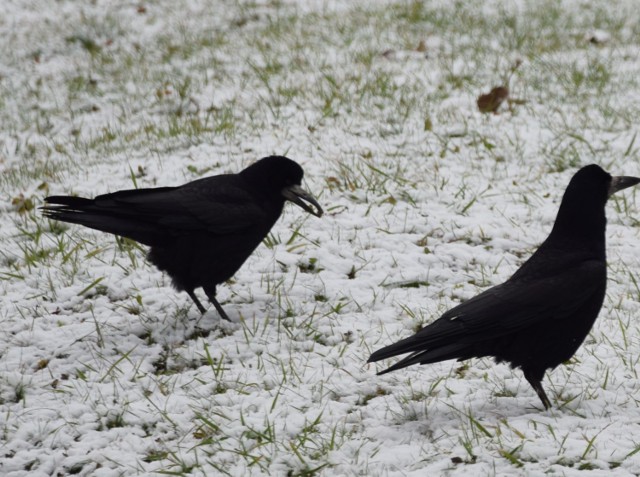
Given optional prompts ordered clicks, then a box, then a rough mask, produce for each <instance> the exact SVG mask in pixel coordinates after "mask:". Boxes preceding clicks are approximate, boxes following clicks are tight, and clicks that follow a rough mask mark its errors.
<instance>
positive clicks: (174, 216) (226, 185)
mask: <svg viewBox="0 0 640 477" xmlns="http://www.w3.org/2000/svg"><path fill="white" fill-rule="evenodd" d="M47 204H48V205H47V206H46V207H45V208H44V211H45V215H47V216H48V217H51V218H53V219H58V220H63V221H67V222H73V223H79V224H82V225H85V226H88V227H92V228H96V229H98V230H103V231H106V232H111V233H115V234H118V235H122V236H125V237H131V238H134V239H136V240H139V241H141V242H143V243H148V244H150V245H153V242H156V241H157V240H161V236H162V235H165V236H175V235H180V234H182V233H185V232H198V231H202V232H206V233H210V234H214V235H226V234H233V233H242V232H243V231H244V230H246V229H248V228H250V227H252V226H255V225H256V224H258V223H262V222H264V221H265V220H266V219H267V211H266V210H265V208H264V207H263V202H261V201H259V200H256V198H255V196H254V195H253V194H252V193H251V192H250V191H249V190H248V189H247V187H246V186H245V184H244V182H243V181H242V179H241V178H239V177H238V176H237V175H231V174H230V175H222V176H214V177H210V178H206V179H202V180H199V181H194V182H191V183H189V184H185V185H184V186H181V187H160V188H154V189H134V190H125V191H119V192H114V193H111V194H104V195H99V196H97V197H96V198H95V199H93V200H90V199H80V198H74V197H49V198H47Z"/></svg>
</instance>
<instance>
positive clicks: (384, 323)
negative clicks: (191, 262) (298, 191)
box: [0, 0, 640, 477]
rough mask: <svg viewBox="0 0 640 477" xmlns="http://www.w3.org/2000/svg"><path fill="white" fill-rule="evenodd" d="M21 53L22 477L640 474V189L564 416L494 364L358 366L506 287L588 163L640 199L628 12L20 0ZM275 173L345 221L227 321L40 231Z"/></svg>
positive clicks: (309, 245) (9, 180)
mask: <svg viewBox="0 0 640 477" xmlns="http://www.w3.org/2000/svg"><path fill="white" fill-rule="evenodd" d="M0 52H1V53H0V171H1V175H0V194H1V195H0V197H1V200H0V243H1V249H0V474H2V475H3V476H7V477H9V476H10V477H18V476H27V475H28V476H65V475H72V474H74V475H83V476H84V475H87V476H88V475H91V476H105V477H107V476H109V477H111V476H123V475H158V474H165V475H167V474H168V475H207V476H210V475H218V474H219V475H233V476H240V475H277V476H303V475H307V476H308V475H363V476H364V475H366V476H377V475H398V476H400V475H401V476H405V475H415V476H426V475H428V476H433V475H443V476H445V475H446V476H467V475H474V476H494V475H500V476H505V475H508V476H522V475H532V476H547V475H563V476H565V475H566V476H572V475H582V474H584V475H589V476H627V475H638V474H640V453H638V451H639V450H640V406H639V402H640V401H639V399H640V378H639V377H638V375H637V373H636V365H637V363H638V361H639V360H640V329H639V328H640V327H639V326H638V318H639V311H640V306H639V304H638V300H639V298H640V286H639V285H638V283H639V281H640V280H639V279H638V271H639V270H640V259H639V258H638V244H639V239H640V237H639V235H640V234H639V228H638V225H639V222H638V217H640V213H639V212H638V207H639V206H640V201H639V200H638V199H637V197H638V194H639V192H638V191H637V190H634V189H630V190H626V191H624V192H623V193H621V194H619V196H617V197H616V198H615V200H612V201H611V202H610V204H609V205H608V207H607V214H608V218H609V226H608V231H607V239H608V243H607V250H608V259H609V283H608V289H607V297H606V299H605V304H604V307H603V309H602V311H601V313H600V316H599V318H598V320H597V321H596V324H595V326H594V328H593V330H592V332H591V334H590V336H589V337H588V338H587V340H586V342H585V344H584V345H583V346H582V347H581V348H580V350H579V351H578V353H577V354H576V355H575V357H574V358H573V359H572V360H571V362H570V363H567V364H566V365H561V366H559V367H558V368H557V369H556V370H554V371H553V372H551V373H548V375H547V376H546V378H545V381H544V382H543V385H544V387H545V389H546V390H547V393H548V394H549V396H550V398H551V400H552V402H553V403H554V408H553V409H551V410H549V411H543V410H542V409H541V404H540V402H539V400H538V397H537V396H536V394H535V392H534V391H533V390H532V389H531V387H530V386H529V385H528V383H527V382H526V380H525V379H524V378H523V376H522V373H521V372H520V371H519V370H511V369H509V367H508V366H506V365H496V364H494V363H493V362H492V361H491V360H489V359H481V360H471V361H469V362H464V363H457V362H445V363H439V364H435V365H429V366H415V367H411V368H408V369H404V370H401V371H398V372H395V373H391V374H388V375H385V376H381V377H378V376H376V371H377V370H381V369H383V367H384V366H386V365H387V364H390V363H380V364H379V365H367V364H366V360H367V358H368V356H369V354H370V353H371V352H372V351H373V350H375V349H377V348H379V347H382V346H384V345H387V344H390V343H392V342H393V341H395V340H398V339H400V338H403V337H406V336H409V335H410V334H412V333H413V331H415V330H416V329H417V328H418V327H419V326H421V325H422V324H424V323H428V322H431V321H432V320H434V319H436V318H437V317H438V316H439V315H440V314H441V313H442V312H444V311H445V310H447V309H448V308H449V307H451V306H453V305H455V304H456V303H459V302H460V301H462V300H464V299H467V298H469V297H471V296H473V295H475V294H477V293H478V292H479V291H481V290H483V289H484V288H486V287H488V286H490V285H495V284H498V283H500V282H502V281H504V280H505V279H506V278H508V277H509V276H510V274H511V273H513V272H514V271H515V270H516V269H517V268H518V266H519V265H520V264H522V263H523V261H524V260H526V258H527V257H528V256H529V254H530V253H531V252H532V251H533V250H535V248H536V246H537V245H538V244H539V243H540V242H541V241H542V240H543V239H544V238H545V237H546V235H547V233H548V232H549V231H550V228H551V225H552V224H553V220H554V218H555V213H556V211H557V207H558V204H559V201H560V198H561V197H562V193H563V191H564V188H565V186H566V184H567V183H568V181H569V179H570V177H571V176H572V174H573V173H574V172H575V171H576V170H577V169H578V168H579V167H580V166H581V165H585V164H589V163H593V162H595V163H598V164H600V165H602V166H603V167H604V168H605V169H607V170H608V171H610V172H611V173H613V174H627V175H640V164H639V162H638V159H639V157H640V150H639V149H638V148H639V145H640V141H636V137H637V133H638V127H637V119H638V118H639V117H640V115H639V114H638V113H639V105H640V83H639V81H638V78H640V10H638V9H637V5H636V2H634V1H632V0H628V1H613V2H591V1H574V0H567V1H562V2H557V1H555V0H554V1H551V0H546V1H543V2H538V1H535V0H521V1H517V2H500V1H497V0H494V1H485V2H448V1H434V2H420V1H417V0H416V1H409V0H406V1H391V0H389V1H379V0H376V1H371V0H369V1H356V2H341V1H338V0H314V1H306V0H298V1H293V0H290V1H288V0H284V1H279V0H273V1H270V0H265V1H258V2H244V1H242V2H241V1H237V0H236V1H232V0H212V1H196V0H176V1H158V2H148V3H147V2H140V3H136V2H129V1H121V0H117V1H106V0H95V1H92V2H82V1H72V0H60V1H56V2H52V1H46V0H8V1H5V2H4V4H3V14H2V15H0ZM505 81H508V82H509V86H510V90H511V97H512V98H513V99H514V100H515V101H513V102H512V104H511V107H510V108H509V107H507V105H506V104H505V105H503V106H502V107H501V109H500V110H499V112H498V114H482V113H480V112H479V111H478V108H477V106H476V98H477V97H478V96H479V95H481V94H484V93H487V92H489V90H490V89H491V88H492V87H494V86H497V85H499V84H503V83H504V82H505ZM273 153H276V154H283V155H287V156H289V157H291V158H292V159H294V160H296V161H298V162H299V163H300V164H301V165H302V166H303V167H304V169H305V172H306V174H305V178H306V181H305V182H306V183H305V187H307V188H308V189H309V190H311V191H312V192H313V193H314V194H316V196H317V197H318V198H319V201H320V202H321V204H322V205H323V207H324V208H325V211H326V215H325V216H324V217H322V218H321V219H317V218H315V217H312V216H309V215H307V214H305V213H304V212H303V211H301V210H300V209H298V208H296V207H293V206H287V208H286V210H285V212H284V214H283V216H282V218H281V219H280V220H279V222H278V223H277V224H276V226H275V227H274V229H273V230H272V234H271V235H270V236H269V237H268V240H266V241H265V244H263V245H261V246H260V247H259V248H258V250H257V251H256V252H255V253H254V254H253V255H252V256H251V257H250V259H249V260H248V261H247V263H246V264H245V265H244V266H243V268H242V269H241V270H240V271H239V272H238V273H237V274H236V276H235V277H234V279H233V280H232V281H231V282H230V283H227V284H223V285H221V286H220V287H219V293H218V296H219V299H220V301H221V303H222V304H223V306H224V307H225V309H226V311H227V313H228V314H229V315H230V317H231V318H232V320H233V321H234V322H233V323H231V324H227V323H220V322H219V319H218V316H217V314H216V313H215V311H214V310H211V311H210V312H208V313H207V314H206V315H205V316H204V317H203V318H200V316H199V314H198V312H197V310H196V309H195V307H194V306H193V305H192V304H191V302H190V300H189V298H188V297H187V295H186V294H184V293H177V292H175V291H174V290H173V289H172V288H171V286H170V280H169V279H168V277H167V276H165V275H163V274H162V273H161V272H159V271H158V270H157V269H155V268H154V267H153V266H151V265H150V264H149V263H148V262H146V260H145V258H144V257H145V251H144V249H143V247H136V246H135V245H132V244H131V243H129V242H122V241H116V240H115V239H114V238H113V237H112V236H109V235H107V234H102V233H99V232H94V231H91V230H89V229H85V228H82V227H79V226H66V225H61V224H56V223H52V222H49V221H47V220H45V219H43V218H42V217H41V215H40V213H39V212H38V211H37V208H36V207H37V206H39V205H41V204H42V199H43V198H44V197H45V196H47V195H50V194H78V195H87V196H93V195H96V194H99V193H104V192H109V191H115V190H118V189H125V188H132V187H134V186H138V187H153V186H161V185H177V184H181V183H184V182H186V181H189V180H193V179H195V178H198V177H203V176H206V175H211V174H218V173H223V172H231V171H233V172H235V171H238V170H240V169H242V168H243V167H245V166H246V165H248V164H250V163H251V162H253V161H255V160H256V159H258V158H260V157H262V156H266V155H269V154H273ZM198 293H199V296H200V297H202V298H203V299H204V295H203V294H202V293H201V291H198Z"/></svg>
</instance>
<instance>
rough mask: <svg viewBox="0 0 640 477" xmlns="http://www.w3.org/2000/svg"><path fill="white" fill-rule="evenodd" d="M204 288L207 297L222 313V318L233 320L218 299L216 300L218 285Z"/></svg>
mask: <svg viewBox="0 0 640 477" xmlns="http://www.w3.org/2000/svg"><path fill="white" fill-rule="evenodd" d="M202 289H203V290H204V292H205V293H206V295H207V298H209V301H210V302H211V303H212V304H213V306H214V307H215V308H216V310H217V311H218V313H219V314H220V318H222V319H223V320H227V321H231V319H230V318H229V316H228V315H227V313H226V312H225V311H224V309H223V308H222V305H220V303H218V300H216V287H215V286H214V287H213V288H211V287H202Z"/></svg>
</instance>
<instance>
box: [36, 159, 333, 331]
mask: <svg viewBox="0 0 640 477" xmlns="http://www.w3.org/2000/svg"><path fill="white" fill-rule="evenodd" d="M303 175H304V172H303V170H302V168H301V167H300V166H299V165H298V164H297V163H295V162H294V161H292V160H291V159H288V158H286V157H282V156H270V157H265V158H262V159H260V160H259V161H257V162H255V163H254V164H252V165H250V166H249V167H247V168H246V169H244V170H243V171H241V172H240V173H238V174H222V175H217V176H213V177H206V178H203V179H199V180H195V181H193V182H189V183H187V184H184V185H182V186H179V187H159V188H154V189H134V190H123V191H119V192H114V193H112V194H105V195H100V196H98V197H96V198H95V199H84V198H81V197H70V196H53V197H47V198H46V199H45V201H46V203H47V205H45V206H44V207H42V210H43V214H44V215H45V217H48V218H51V219H55V220H61V221H63V222H71V223H74V224H80V225H84V226H86V227H90V228H92V229H97V230H101V231H103V232H109V233H112V234H116V235H120V236H123V237H128V238H130V239H133V240H135V241H137V242H140V243H143V244H145V245H149V246H150V247H151V250H150V251H149V260H150V261H151V263H153V264H154V265H156V266H157V267H158V268H159V269H160V270H164V271H166V272H167V273H168V274H169V276H170V277H171V279H172V281H173V285H174V287H175V288H176V289H178V290H184V291H186V292H187V293H188V294H189V296H190V297H191V299H192V300H193V301H194V303H195V304H196V306H197V307H198V309H199V310H200V312H201V313H204V312H205V311H206V310H205V308H204V307H203V306H202V304H201V303H200V301H199V300H198V298H197V297H196V296H195V294H194V290H195V289H196V288H198V287H202V288H203V289H204V292H205V293H206V295H207V297H209V300H210V301H211V303H213V305H214V306H215V308H216V310H218V313H220V316H221V317H222V318H224V319H226V320H229V317H228V316H227V314H226V313H225V312H224V310H223V309H222V306H220V303H218V301H217V300H216V286H217V285H218V284H220V283H222V282H224V281H225V280H228V279H229V278H231V277H232V276H233V274H234V273H236V271H238V269H239V268H240V266H241V265H242V264H243V263H244V261H245V260H246V259H247V258H248V257H249V255H251V253H252V252H253V251H254V249H255V248H256V247H257V246H258V245H259V244H260V242H261V241H262V240H263V239H264V238H265V237H266V235H267V234H268V233H269V230H271V227H272V226H273V224H274V223H275V222H276V220H278V217H280V214H281V213H282V208H283V207H284V203H285V201H287V200H289V201H291V202H293V203H294V204H296V205H298V206H300V207H302V208H303V209H304V210H306V211H307V212H308V213H310V214H313V215H315V216H317V217H320V216H321V215H322V208H321V207H320V205H319V204H318V202H317V201H316V200H315V199H314V198H313V196H311V194H309V193H308V192H306V191H305V190H304V189H302V187H300V184H301V182H302V177H303ZM303 200H306V201H307V202H309V203H311V204H312V205H313V206H314V207H315V210H314V209H313V208H312V207H310V206H309V205H308V204H306V203H305V202H303Z"/></svg>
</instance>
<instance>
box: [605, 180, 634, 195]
mask: <svg viewBox="0 0 640 477" xmlns="http://www.w3.org/2000/svg"><path fill="white" fill-rule="evenodd" d="M638 183H640V177H631V176H614V177H612V178H611V185H610V186H609V196H608V197H611V196H612V195H613V194H615V193H616V192H618V191H619V190H622V189H626V188H627V187H631V186H634V185H636V184H638Z"/></svg>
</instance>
